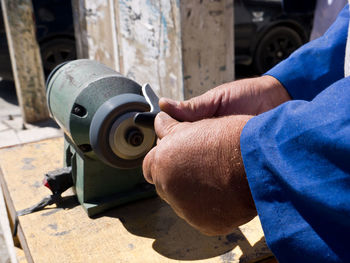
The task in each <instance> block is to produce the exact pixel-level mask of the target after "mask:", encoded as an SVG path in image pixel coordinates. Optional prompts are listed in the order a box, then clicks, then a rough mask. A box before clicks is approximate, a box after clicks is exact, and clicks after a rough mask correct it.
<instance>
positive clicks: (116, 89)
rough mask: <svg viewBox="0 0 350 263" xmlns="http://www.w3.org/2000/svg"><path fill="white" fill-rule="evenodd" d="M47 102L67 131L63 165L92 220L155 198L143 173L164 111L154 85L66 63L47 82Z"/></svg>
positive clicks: (83, 63)
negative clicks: (156, 119)
mask: <svg viewBox="0 0 350 263" xmlns="http://www.w3.org/2000/svg"><path fill="white" fill-rule="evenodd" d="M46 89H47V103H48V107H49V111H50V114H51V116H52V117H53V119H54V120H55V121H56V122H57V123H58V124H59V126H60V127H61V128H62V129H63V130H64V165H65V166H66V167H71V175H72V178H73V183H74V188H75V191H76V194H77V197H78V200H79V202H80V203H81V204H82V206H83V207H84V209H85V210H86V211H87V213H88V215H89V216H92V215H95V214H97V213H100V212H102V211H105V210H106V209H108V208H111V207H114V206H117V205H120V204H124V203H127V202H130V201H134V200H137V199H141V198H145V197H149V196H152V195H154V194H155V190H154V187H153V186H152V185H150V184H148V183H147V182H146V181H145V180H144V178H143V175H142V161H143V158H144V156H145V155H146V154H147V152H148V151H149V150H150V149H151V148H152V147H153V146H154V144H155V140H156V135H155V132H154V129H153V120H154V117H155V115H156V113H157V112H159V107H158V102H157V99H158V98H157V96H156V95H155V94H154V92H153V91H152V89H151V88H150V86H149V85H148V84H147V85H144V86H143V87H142V88H141V86H140V85H139V84H137V83H136V82H134V81H132V80H130V79H128V78H126V77H124V76H122V75H120V74H119V73H117V72H116V71H114V70H112V69H110V68H108V67H107V66H105V65H103V64H100V63H98V62H96V61H91V60H87V59H80V60H75V61H71V62H68V63H64V64H61V65H60V66H58V67H57V68H56V69H54V71H53V72H52V73H51V74H50V76H49V77H48V80H47V86H46Z"/></svg>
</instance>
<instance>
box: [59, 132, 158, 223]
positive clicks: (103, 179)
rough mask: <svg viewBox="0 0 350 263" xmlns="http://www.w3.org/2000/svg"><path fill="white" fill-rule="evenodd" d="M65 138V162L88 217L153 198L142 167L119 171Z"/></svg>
mask: <svg viewBox="0 0 350 263" xmlns="http://www.w3.org/2000/svg"><path fill="white" fill-rule="evenodd" d="M75 147H76V146H75V145H74V144H73V143H71V142H70V139H69V138H68V137H67V136H65V145H64V149H65V151H64V155H65V156H64V161H65V165H66V166H71V167H72V177H73V182H74V187H75V192H76V194H77V197H78V200H79V202H80V203H81V205H82V206H83V207H84V209H85V210H86V212H87V214H88V215H89V216H90V217H91V216H94V215H96V214H98V213H101V212H103V211H106V210H108V209H110V208H112V207H115V206H118V205H122V204H126V203H129V202H132V201H136V200H139V199H143V198H148V197H152V196H155V195H156V192H155V189H154V187H153V185H151V184H148V183H147V182H146V181H145V179H144V178H143V175H142V169H141V167H138V168H133V169H119V168H114V167H111V166H108V165H106V164H105V163H103V162H101V161H99V160H97V159H95V158H92V157H91V156H89V155H88V154H87V153H84V154H83V153H82V152H81V150H80V149H77V148H75Z"/></svg>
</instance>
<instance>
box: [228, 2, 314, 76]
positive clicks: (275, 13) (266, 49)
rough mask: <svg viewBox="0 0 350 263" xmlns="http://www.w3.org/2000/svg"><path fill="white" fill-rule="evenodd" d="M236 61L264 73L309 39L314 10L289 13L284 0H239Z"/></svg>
mask: <svg viewBox="0 0 350 263" xmlns="http://www.w3.org/2000/svg"><path fill="white" fill-rule="evenodd" d="M234 7H235V10H234V12H235V62H236V64H237V65H252V66H253V67H254V69H255V71H256V73H257V74H262V73H264V72H266V71H267V70H268V69H270V68H272V67H273V66H274V65H276V64H277V63H279V62H280V61H282V60H284V59H285V58H287V57H288V56H289V55H290V54H291V53H292V52H293V51H294V50H296V49H297V48H298V47H300V46H301V45H302V44H304V43H306V42H307V41H308V40H309V36H310V33H311V29H312V21H313V12H310V11H305V12H300V13H293V14H292V13H290V14H287V13H285V12H283V10H282V0H235V1H234Z"/></svg>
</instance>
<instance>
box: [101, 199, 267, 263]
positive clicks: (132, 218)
mask: <svg viewBox="0 0 350 263" xmlns="http://www.w3.org/2000/svg"><path fill="white" fill-rule="evenodd" d="M104 216H107V217H112V218H118V219H119V220H120V221H121V222H122V223H123V225H124V227H125V228H126V229H127V230H128V231H129V232H130V233H132V234H134V235H137V236H142V237H147V238H152V239H155V240H154V242H153V249H154V250H155V251H157V252H158V253H159V254H161V255H163V256H165V257H168V258H171V259H176V260H199V259H208V258H213V257H217V256H220V258H221V260H222V261H223V262H231V261H233V260H237V259H238V257H239V256H238V255H235V254H234V252H232V249H234V248H235V247H236V246H239V247H240V249H241V251H242V252H243V254H242V255H241V256H240V257H239V261H240V262H250V261H252V260H256V259H259V258H263V257H264V255H265V256H266V254H267V253H266V252H267V251H266V250H268V249H267V248H266V250H264V247H265V245H262V243H265V241H264V239H261V240H259V241H258V242H257V243H256V244H254V246H251V245H250V243H249V242H248V240H247V239H246V238H245V236H244V235H243V234H242V232H241V231H240V230H239V229H238V228H237V229H235V230H234V231H233V233H231V234H229V235H227V236H216V237H209V236H205V235H203V234H201V233H200V232H198V231H197V230H195V229H194V228H192V227H191V226H189V225H188V224H187V223H186V222H185V221H184V220H182V219H181V218H179V217H178V216H177V215H176V214H175V213H174V212H173V210H172V209H171V208H170V206H169V205H168V204H166V203H165V202H164V201H162V200H161V199H159V198H151V199H148V200H144V201H142V202H135V203H133V204H129V205H126V206H122V207H119V208H116V209H113V210H110V211H107V212H105V213H103V214H101V215H100V216H98V217H104ZM130 245H131V246H133V244H130ZM262 247H263V249H262Z"/></svg>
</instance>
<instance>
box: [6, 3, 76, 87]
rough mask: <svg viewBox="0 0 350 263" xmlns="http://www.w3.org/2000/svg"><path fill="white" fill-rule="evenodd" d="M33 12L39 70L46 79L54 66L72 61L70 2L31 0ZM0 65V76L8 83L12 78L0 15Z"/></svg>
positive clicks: (74, 54)
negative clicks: (40, 59)
mask: <svg viewBox="0 0 350 263" xmlns="http://www.w3.org/2000/svg"><path fill="white" fill-rule="evenodd" d="M33 9H34V16H35V24H36V36H37V39H38V43H39V46H40V52H41V57H42V61H43V68H44V72H45V75H48V74H49V73H50V71H51V70H52V69H53V68H54V67H55V66H56V65H58V64H60V63H62V62H64V61H66V60H72V59H75V58H76V49H75V40H74V27H73V14H72V6H71V0H33ZM0 11H1V10H0ZM0 61H1V63H0V76H1V77H2V78H3V79H8V80H11V79H12V78H13V77H12V70H11V62H10V56H9V51H8V45H7V40H6V31H5V26H4V21H3V18H2V11H1V19H0Z"/></svg>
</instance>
